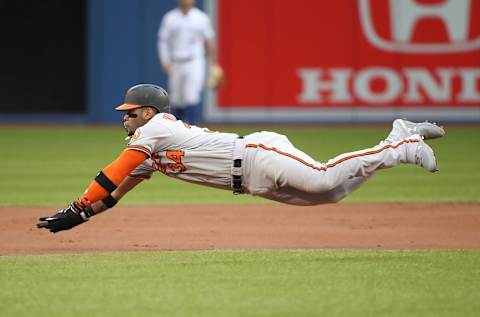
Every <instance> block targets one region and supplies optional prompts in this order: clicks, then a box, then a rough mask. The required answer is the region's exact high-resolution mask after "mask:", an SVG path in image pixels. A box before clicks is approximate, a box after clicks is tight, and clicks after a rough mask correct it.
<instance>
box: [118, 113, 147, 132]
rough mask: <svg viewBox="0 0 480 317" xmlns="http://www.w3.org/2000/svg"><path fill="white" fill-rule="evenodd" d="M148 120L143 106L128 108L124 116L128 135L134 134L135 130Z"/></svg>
mask: <svg viewBox="0 0 480 317" xmlns="http://www.w3.org/2000/svg"><path fill="white" fill-rule="evenodd" d="M146 122H147V121H146V120H145V118H144V116H143V109H142V108H137V109H132V110H128V111H127V113H126V114H125V116H123V126H124V127H125V130H127V133H128V135H133V134H134V133H135V130H137V128H138V127H141V126H142V125H144V124H145V123H146Z"/></svg>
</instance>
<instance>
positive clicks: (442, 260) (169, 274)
mask: <svg viewBox="0 0 480 317" xmlns="http://www.w3.org/2000/svg"><path fill="white" fill-rule="evenodd" d="M479 262H480V253H478V252H466V251H449V252H447V251H441V252H440V251H435V252H433V251H429V252H401V251H399V252H388V251H382V252H375V251H368V252H357V251H263V252H254V251H250V252H230V251H221V252H220V251H216V252H215V251H209V252H161V253H131V254H103V255H62V256H57V255H50V256H28V257H0V284H1V285H2V287H1V288H0V309H1V315H2V316H4V317H7V316H15V317H23V316H209V317H215V316H222V317H223V316H229V317H233V316H296V317H299V316H436V317H438V316H464V317H465V316H478V312H479V311H480V284H479V283H478V281H479V280H480V269H479V266H478V263H479Z"/></svg>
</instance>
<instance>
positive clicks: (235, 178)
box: [232, 159, 243, 194]
mask: <svg viewBox="0 0 480 317" xmlns="http://www.w3.org/2000/svg"><path fill="white" fill-rule="evenodd" d="M233 167H242V160H240V159H237V160H233ZM232 189H233V193H234V194H241V193H243V188H242V176H241V175H232Z"/></svg>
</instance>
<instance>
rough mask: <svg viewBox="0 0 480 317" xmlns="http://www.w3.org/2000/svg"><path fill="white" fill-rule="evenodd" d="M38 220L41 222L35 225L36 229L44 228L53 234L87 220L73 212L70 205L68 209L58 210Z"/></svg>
mask: <svg viewBox="0 0 480 317" xmlns="http://www.w3.org/2000/svg"><path fill="white" fill-rule="evenodd" d="M38 220H40V221H42V222H40V223H37V228H40V229H41V228H45V229H48V230H50V232H53V233H56V232H58V231H62V230H68V229H71V228H73V227H75V226H78V225H79V224H81V223H84V222H85V221H87V219H84V218H83V217H82V216H81V215H80V214H79V213H77V212H75V210H74V207H72V206H71V205H70V206H69V207H68V208H65V209H62V210H60V211H59V212H58V213H56V214H55V215H53V216H50V217H41V218H39V219H38Z"/></svg>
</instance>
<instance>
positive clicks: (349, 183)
mask: <svg viewBox="0 0 480 317" xmlns="http://www.w3.org/2000/svg"><path fill="white" fill-rule="evenodd" d="M115 109H116V110H118V111H124V112H125V116H124V117H123V125H124V127H125V130H126V131H127V133H128V135H129V136H130V137H131V138H130V140H129V143H128V144H127V146H126V148H125V149H124V150H123V151H122V152H121V154H120V155H119V157H118V158H117V159H116V160H115V161H113V162H112V163H110V164H109V165H108V166H106V167H105V168H103V169H102V170H101V171H100V172H99V173H98V175H97V176H96V177H95V179H94V180H93V181H92V183H91V184H90V185H89V186H88V188H87V189H86V190H85V192H84V193H83V195H82V196H81V197H80V198H78V199H77V200H75V201H74V202H73V203H71V204H70V205H69V206H68V207H66V208H64V209H63V210H60V211H59V212H58V213H56V214H54V215H52V216H50V217H42V218H40V221H41V222H40V223H38V224H37V227H38V228H45V229H48V230H50V231H51V232H54V233H55V232H58V231H61V230H67V229H71V228H73V227H75V226H77V225H79V224H81V223H84V222H86V221H88V220H89V219H90V218H91V217H92V216H94V215H96V214H98V213H100V212H102V211H104V210H106V209H108V208H112V207H113V206H115V204H116V203H117V202H118V201H119V200H120V199H121V198H122V197H123V196H124V195H125V194H126V193H128V192H129V191H130V190H131V189H133V188H134V187H135V186H136V185H138V184H139V183H140V182H141V181H143V180H144V179H148V178H150V177H151V176H152V174H153V173H154V172H155V171H159V172H161V173H163V174H165V175H167V176H170V177H175V178H179V179H181V180H185V181H188V182H192V183H196V184H200V185H206V186H211V187H215V188H219V189H225V190H230V191H232V192H233V193H236V194H240V193H245V194H251V195H256V196H261V197H264V198H267V199H271V200H275V201H279V202H282V203H286V204H292V205H299V206H307V205H318V204H326V203H334V202H338V201H339V200H341V199H342V198H344V197H346V196H347V195H348V194H350V193H351V192H353V191H354V190H355V189H356V188H358V187H359V186H360V185H362V184H363V183H364V182H365V181H366V180H367V179H368V178H369V177H371V176H372V175H373V174H374V173H375V172H376V171H377V170H380V169H385V168H390V167H394V166H397V165H400V164H402V163H406V164H416V165H418V166H420V167H423V168H424V169H426V170H427V171H429V172H435V171H436V170H437V162H436V159H435V155H434V153H433V150H432V149H431V148H430V146H428V145H427V144H426V143H425V142H424V140H426V139H433V138H439V137H442V136H443V135H444V134H445V131H444V130H443V129H442V128H441V127H439V126H437V125H436V124H434V123H429V122H422V123H414V122H409V121H406V120H403V119H397V120H395V121H394V122H393V129H392V131H391V132H390V134H389V135H388V136H387V137H386V139H385V140H383V141H381V142H380V143H379V144H378V145H376V146H374V147H372V148H368V149H364V150H360V151H356V152H351V153H345V154H341V155H339V156H337V157H334V158H332V159H331V160H329V161H328V162H326V163H320V162H317V161H316V160H315V159H313V158H311V157H310V156H309V155H308V154H305V153H303V152H302V151H300V150H299V149H297V148H295V146H294V145H293V144H292V143H291V142H290V141H289V140H288V138H287V137H286V136H284V135H280V134H277V133H274V132H266V131H262V132H256V133H253V134H249V135H246V136H243V137H242V136H238V135H237V134H233V133H222V132H214V131H210V130H208V129H205V128H200V127H197V126H193V125H189V124H187V123H185V122H183V121H181V120H177V118H176V117H175V116H173V115H172V114H171V113H170V102H169V98H168V94H167V92H166V91H165V90H164V89H163V88H161V87H158V86H156V85H151V84H140V85H136V86H133V87H131V88H130V89H129V90H128V91H127V93H126V95H125V102H124V104H122V105H120V106H118V107H116V108H115Z"/></svg>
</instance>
